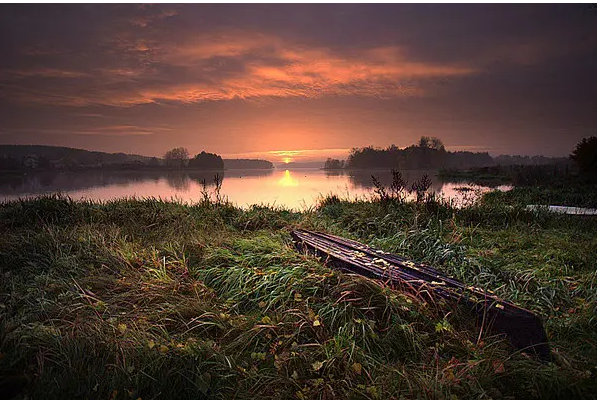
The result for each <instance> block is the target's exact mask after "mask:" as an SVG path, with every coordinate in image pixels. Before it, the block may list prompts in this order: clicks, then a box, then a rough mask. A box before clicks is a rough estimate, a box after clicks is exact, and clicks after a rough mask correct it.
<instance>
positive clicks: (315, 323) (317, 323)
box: [313, 318, 321, 326]
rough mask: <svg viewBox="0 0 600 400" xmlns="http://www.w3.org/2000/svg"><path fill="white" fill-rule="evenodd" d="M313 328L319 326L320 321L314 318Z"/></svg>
mask: <svg viewBox="0 0 600 400" xmlns="http://www.w3.org/2000/svg"><path fill="white" fill-rule="evenodd" d="M313 326H321V321H319V319H318V318H316V319H315V320H314V321H313Z"/></svg>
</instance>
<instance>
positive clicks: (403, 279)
mask: <svg viewBox="0 0 600 400" xmlns="http://www.w3.org/2000/svg"><path fill="white" fill-rule="evenodd" d="M291 234H292V238H293V240H294V244H295V246H296V248H297V249H298V250H299V251H302V252H309V253H311V254H314V255H316V256H318V257H319V258H321V259H322V260H323V261H324V262H326V264H327V265H328V266H329V267H332V268H336V269H340V270H343V271H348V272H352V273H355V274H358V275H362V276H365V277H368V278H372V279H379V280H382V281H384V282H386V283H388V284H390V285H392V286H394V287H396V288H399V289H404V290H410V291H412V292H413V293H414V292H416V293H420V294H425V293H427V295H428V296H427V297H429V298H431V299H433V300H436V298H437V299H446V300H449V301H451V302H455V303H457V304H463V305H465V306H466V307H467V309H468V310H471V311H472V312H473V313H474V314H475V315H476V317H477V318H478V322H479V323H480V324H481V325H483V327H484V328H490V329H491V330H492V331H493V332H496V333H500V334H505V335H506V336H507V338H508V340H509V342H510V343H511V344H512V345H513V346H514V347H516V348H517V349H518V350H520V351H523V352H527V353H529V354H534V355H536V356H538V357H539V358H540V359H542V360H546V361H549V360H550V359H551V353H550V348H549V346H548V340H547V337H546V332H545V330H544V326H543V325H542V322H541V320H540V318H539V317H537V316H536V315H535V314H533V313H532V312H531V311H529V310H526V309H523V308H520V307H518V306H516V305H514V304H512V303H511V302H508V301H504V300H502V299H500V298H498V297H497V296H495V295H494V294H493V293H491V292H489V291H486V290H483V289H480V288H476V287H473V286H466V285H465V284H464V283H462V282H460V281H457V280H455V279H452V278H449V277H446V276H444V275H443V274H442V273H441V272H440V271H438V270H436V269H434V268H432V267H430V266H427V265H424V264H418V263H415V262H413V261H410V260H408V259H406V258H404V257H401V256H398V255H396V254H391V253H389V252H384V251H382V250H378V249H375V248H372V247H369V246H366V245H364V244H362V243H359V242H356V241H353V240H349V239H345V238H341V237H338V236H334V235H329V234H325V233H318V232H311V231H307V230H294V231H292V233H291Z"/></svg>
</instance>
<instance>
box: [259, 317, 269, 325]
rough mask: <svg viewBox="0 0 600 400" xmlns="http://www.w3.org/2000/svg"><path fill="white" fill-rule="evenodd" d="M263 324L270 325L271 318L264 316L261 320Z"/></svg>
mask: <svg viewBox="0 0 600 400" xmlns="http://www.w3.org/2000/svg"><path fill="white" fill-rule="evenodd" d="M261 321H262V323H263V324H270V323H271V318H269V317H268V316H264V317H262V319H261Z"/></svg>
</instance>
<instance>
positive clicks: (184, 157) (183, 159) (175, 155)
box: [165, 147, 190, 168]
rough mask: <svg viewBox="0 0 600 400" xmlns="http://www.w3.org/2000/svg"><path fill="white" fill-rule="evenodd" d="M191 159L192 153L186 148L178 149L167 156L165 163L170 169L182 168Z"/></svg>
mask: <svg viewBox="0 0 600 400" xmlns="http://www.w3.org/2000/svg"><path fill="white" fill-rule="evenodd" d="M189 158H190V153H188V151H187V149H186V148H185V147H176V148H174V149H172V150H169V151H167V152H166V154H165V162H166V164H167V165H168V166H170V167H180V168H181V167H183V166H185V165H186V164H187V162H188V160H189Z"/></svg>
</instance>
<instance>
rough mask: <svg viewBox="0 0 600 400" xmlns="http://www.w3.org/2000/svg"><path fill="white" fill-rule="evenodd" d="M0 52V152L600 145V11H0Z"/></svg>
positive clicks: (545, 151)
mask: <svg viewBox="0 0 600 400" xmlns="http://www.w3.org/2000/svg"><path fill="white" fill-rule="evenodd" d="M0 46H2V48H3V54H4V56H3V57H2V58H0V143H8V144H48V145H62V146H71V147H80V148H86V149H90V150H102V151H109V152H118V151H122V152H127V153H139V154H145V155H154V156H161V155H163V154H164V153H165V151H167V150H168V149H169V148H172V147H177V146H184V147H187V148H188V149H189V150H190V153H192V154H195V153H198V152H200V151H202V150H206V151H210V152H216V153H219V154H223V155H225V156H228V155H230V156H245V155H250V156H252V155H255V156H257V157H265V158H268V159H271V160H274V161H282V160H284V159H285V158H287V159H290V160H294V161H306V160H313V159H314V160H316V159H320V160H322V159H325V158H327V157H329V156H333V157H343V156H344V155H345V154H347V150H348V149H350V148H352V147H363V146H368V145H374V146H381V147H386V146H388V145H390V144H392V143H393V144H396V145H398V146H400V147H404V146H408V145H410V144H413V143H415V142H416V141H417V140H418V139H419V137H420V136H423V135H426V136H437V137H440V138H441V139H442V140H443V141H444V143H445V144H446V147H447V148H449V149H451V150H452V149H453V150H461V149H465V150H477V151H489V152H491V153H492V154H494V155H497V154H502V153H505V154H529V155H535V154H542V155H550V156H563V155H566V154H568V153H569V152H570V151H571V150H572V148H573V146H574V144H575V143H577V142H578V141H579V140H580V139H581V138H582V137H586V136H591V135H593V134H595V132H596V100H595V99H596V85H595V82H596V9H595V7H593V6H592V5H557V4H554V5H542V4H540V5H406V4H387V5H358V4H337V5H325V4H320V5H233V4H230V5H209V4H206V5H191V4H189V5H92V4H88V5H22V6H21V5H0ZM300 149H302V150H304V151H302V152H298V153H295V154H283V153H282V154H277V153H273V152H274V151H291V150H300ZM306 150H309V151H306Z"/></svg>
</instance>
